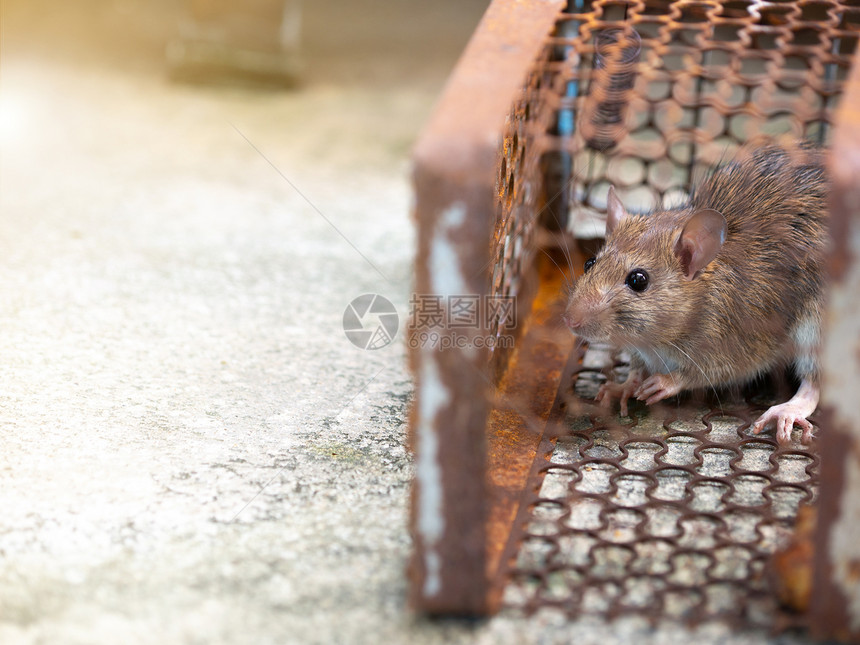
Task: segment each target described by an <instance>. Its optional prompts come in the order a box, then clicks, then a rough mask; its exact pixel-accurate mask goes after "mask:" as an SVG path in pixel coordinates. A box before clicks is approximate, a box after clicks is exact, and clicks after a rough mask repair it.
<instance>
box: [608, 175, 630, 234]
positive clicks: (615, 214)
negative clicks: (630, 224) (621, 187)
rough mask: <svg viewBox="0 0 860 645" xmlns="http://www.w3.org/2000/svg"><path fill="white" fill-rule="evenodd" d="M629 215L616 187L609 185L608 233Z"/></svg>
mask: <svg viewBox="0 0 860 645" xmlns="http://www.w3.org/2000/svg"><path fill="white" fill-rule="evenodd" d="M625 217H627V211H626V210H624V204H622V203H621V200H620V199H618V195H616V194H615V188H613V187H612V186H610V187H609V196H608V197H607V199H606V234H607V235H609V234H610V233H611V232H612V231H614V230H615V227H616V226H618V223H619V222H620V221H621V220H623V219H624V218H625Z"/></svg>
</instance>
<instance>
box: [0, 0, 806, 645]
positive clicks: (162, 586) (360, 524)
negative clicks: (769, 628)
mask: <svg viewBox="0 0 860 645" xmlns="http://www.w3.org/2000/svg"><path fill="white" fill-rule="evenodd" d="M480 4H481V3H478V2H471V3H469V4H468V5H464V4H462V3H455V2H450V3H447V4H444V3H443V4H442V5H440V6H439V7H438V8H436V9H434V10H433V11H432V14H431V15H430V16H429V17H427V16H417V17H416V16H414V15H412V10H413V9H414V8H415V7H418V6H419V5H418V3H415V4H414V5H410V4H409V3H396V2H390V3H385V2H367V1H365V2H363V3H362V4H360V5H354V4H352V5H348V4H343V5H341V6H340V7H335V8H336V9H338V8H339V10H340V11H341V13H342V14H343V15H341V17H340V18H339V19H335V18H333V17H332V16H331V15H329V14H325V13H320V12H321V11H322V10H321V9H317V10H315V9H313V8H309V9H308V12H307V16H306V18H307V27H306V31H307V36H306V40H307V51H308V53H309V54H310V57H309V73H308V80H307V82H306V83H305V85H304V86H303V87H301V88H300V89H298V90H296V91H292V92H284V91H273V90H271V89H260V88H253V87H239V86H224V85H219V86H203V87H199V86H198V87H190V86H184V85H178V84H173V83H170V82H168V81H167V80H166V78H165V74H164V70H163V68H162V65H161V61H162V58H161V52H162V51H163V50H162V46H163V40H164V37H165V34H167V32H169V31H170V29H169V26H170V25H171V24H172V23H171V21H173V20H175V18H176V15H175V14H176V11H177V9H176V6H175V5H174V4H173V3H169V2H164V1H161V2H153V3H143V2H130V1H119V2H108V1H105V2H96V1H93V0H88V1H82V0H76V2H74V3H66V4H63V5H62V6H60V5H59V3H56V6H54V5H52V4H51V3H47V2H44V1H41V0H40V2H6V3H4V5H3V22H2V30H3V31H2V41H3V42H2V59H0V62H2V74H0V104H2V107H0V124H1V125H0V127H2V130H0V137H2V139H0V643H4V644H16V643H297V644H298V643H301V644H304V643H355V644H364V643H366V644H377V643H427V644H430V643H485V644H490V643H529V642H533V643H563V642H577V643H629V642H638V643H687V642H690V640H691V638H694V639H695V640H696V641H697V642H712V643H729V642H731V643H758V642H763V641H765V640H766V638H765V636H764V635H762V634H738V635H731V634H729V633H728V632H726V631H725V629H723V628H721V627H719V626H711V627H709V628H706V629H702V630H699V631H698V632H697V633H696V634H690V633H688V632H686V631H684V630H683V629H682V628H680V627H677V626H665V627H664V628H662V629H660V630H657V631H652V630H649V629H648V628H647V627H645V626H644V625H642V624H641V623H639V622H636V621H621V622H619V623H615V624H613V625H605V624H603V623H601V622H600V621H597V620H587V621H580V622H577V623H575V624H571V623H567V622H565V621H564V620H562V619H561V617H559V616H558V615H555V614H552V613H545V614H542V615H540V616H537V617H535V618H534V619H528V620H526V619H520V618H516V617H511V616H501V617H498V618H495V619H493V620H490V621H486V622H478V623H464V622H456V621H454V622H435V623H434V622H428V621H425V620H421V619H419V618H416V617H415V616H413V615H412V614H410V612H409V611H408V608H407V607H406V606H405V590H406V582H405V575H404V569H405V564H406V559H407V557H408V553H409V549H410V542H409V537H408V533H407V530H406V520H407V513H408V493H409V482H410V477H411V473H412V464H411V461H410V457H409V455H408V453H407V450H406V447H405V442H406V436H405V431H406V425H405V424H406V418H407V408H408V402H409V397H410V390H411V386H410V379H409V376H408V373H407V370H406V368H405V365H404V357H405V351H404V347H403V344H402V336H401V337H399V338H398V340H399V341H401V342H396V343H395V344H393V345H391V346H389V347H387V348H384V349H382V350H378V351H374V352H368V351H362V350H359V349H357V348H356V347H354V346H352V345H351V344H350V343H349V342H348V341H347V339H346V337H345V336H344V333H343V331H342V328H341V317H342V315H343V311H344V308H345V307H346V305H347V303H348V302H349V301H350V300H351V299H352V298H353V297H355V296H357V295H360V294H362V293H366V292H376V293H380V294H383V295H385V296H387V297H389V298H390V299H391V300H392V301H393V302H394V303H395V304H396V305H397V307H398V309H399V311H401V312H403V313H404V314H405V313H406V311H407V309H408V299H409V290H410V281H411V278H410V271H411V260H412V253H413V251H412V247H413V230H412V225H411V223H410V219H409V207H410V193H409V186H408V166H407V153H408V149H409V146H410V144H411V141H412V140H413V138H414V136H415V134H416V133H417V131H418V129H419V128H420V126H421V123H422V122H423V121H424V119H425V118H426V117H427V115H428V113H429V111H430V108H431V106H432V102H433V99H434V97H435V96H436V94H437V93H438V91H439V89H440V87H441V84H442V82H443V81H444V78H445V76H446V74H447V72H448V69H449V68H450V66H451V64H452V63H453V61H454V60H455V58H456V55H457V53H458V52H459V50H460V48H461V47H462V45H463V43H464V42H465V39H466V37H467V35H468V33H470V31H471V29H472V28H473V26H474V24H475V22H476V20H477V18H478V16H479V15H480V11H481V6H480ZM421 6H424V5H423V4H422V5H421ZM48 9H50V11H48ZM350 12H351V13H350ZM350 16H351V17H350ZM452 18H456V22H454V23H453V24H454V25H456V26H454V27H451V24H452V23H451V20H452ZM362 21H363V22H362ZM398 21H400V22H398ZM410 21H411V22H410ZM165 25H167V26H166V27H165ZM357 25H358V26H357ZM374 29H377V30H379V33H378V34H375V35H374V33H373V30H374ZM368 32H369V35H368ZM356 50H360V51H362V52H363V55H362V56H355V55H354V54H355V51H356ZM398 52H400V53H399V54H398ZM246 139H247V140H246ZM249 141H250V143H249ZM255 147H256V149H255ZM264 157H265V158H264ZM270 162H271V163H270ZM273 166H274V167H273ZM281 174H283V177H282V176H281ZM284 177H286V180H285V178H284ZM290 184H292V185H290ZM321 214H322V215H321ZM323 216H324V217H323ZM326 218H328V220H330V222H331V224H333V225H334V227H336V228H337V229H338V231H340V233H342V234H343V236H341V235H340V234H339V233H338V232H337V231H335V230H334V227H333V226H332V225H330V224H329V222H327V221H326ZM344 237H345V238H347V239H348V240H349V243H347V242H346V241H345V240H344ZM353 245H354V247H356V248H357V249H358V250H360V251H361V253H363V254H364V255H366V256H367V258H368V259H369V260H370V261H371V262H372V263H373V264H374V265H375V266H376V267H377V268H378V269H379V271H380V272H381V273H382V274H384V276H385V277H383V276H381V275H380V273H379V272H377V271H376V270H375V269H374V268H373V267H372V266H371V265H370V264H369V263H368V262H366V261H365V260H364V259H363V258H362V257H361V255H359V253H358V252H357V251H356V248H353ZM785 642H789V641H785ZM791 642H796V641H791Z"/></svg>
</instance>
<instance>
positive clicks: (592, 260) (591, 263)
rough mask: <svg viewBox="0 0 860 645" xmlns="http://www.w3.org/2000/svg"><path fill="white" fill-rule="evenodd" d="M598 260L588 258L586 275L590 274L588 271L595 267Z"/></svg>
mask: <svg viewBox="0 0 860 645" xmlns="http://www.w3.org/2000/svg"><path fill="white" fill-rule="evenodd" d="M596 260H597V258H588V259H587V260H586V261H585V271H586V273H587V272H588V270H589V269H590V268H591V267H593V266H594V262H595V261H596Z"/></svg>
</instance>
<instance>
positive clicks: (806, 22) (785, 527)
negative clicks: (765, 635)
mask: <svg viewBox="0 0 860 645" xmlns="http://www.w3.org/2000/svg"><path fill="white" fill-rule="evenodd" d="M858 37H860V4H858V3H857V0H847V1H846V0H786V1H779V2H766V1H762V0H644V1H633V0H593V1H589V0H573V1H571V2H569V3H566V4H565V3H562V2H539V1H531V2H514V1H513V0H496V1H494V2H493V3H492V4H491V5H490V7H489V9H488V11H487V13H486V15H485V17H484V19H483V21H482V23H481V25H480V26H479V28H478V30H477V32H476V33H475V35H474V37H473V39H472V41H471V42H470V44H469V47H468V48H467V50H466V52H465V53H464V55H463V57H462V59H461V61H460V63H459V64H458V67H457V69H456V70H455V72H454V74H453V75H452V77H451V79H450V81H449V84H448V86H447V87H446V90H445V92H444V94H443V97H442V99H441V100H440V103H439V105H438V106H437V108H436V110H435V112H434V116H433V118H432V119H431V122H430V123H429V124H428V126H427V127H426V129H425V131H424V133H423V134H422V137H421V138H420V140H419V142H418V144H417V146H416V149H415V153H414V185H415V192H416V204H415V215H416V224H417V228H418V253H417V259H416V279H415V293H416V296H415V298H414V299H413V319H412V323H411V327H410V337H409V343H410V348H411V354H410V359H411V366H412V370H413V374H414V376H415V380H416V386H417V389H416V400H415V405H414V409H413V414H412V420H411V421H412V422H411V439H412V444H413V449H414V451H415V455H416V477H415V486H414V491H413V510H412V532H413V537H414V541H415V551H414V556H413V559H412V564H411V573H410V575H411V579H412V602H413V604H414V606H416V607H417V608H418V609H420V610H422V611H425V612H428V613H442V614H452V613H454V614H484V613H488V612H492V611H495V610H497V609H498V608H499V607H500V606H503V607H507V608H514V609H515V610H517V611H526V612H528V611H533V610H535V609H536V608H538V607H541V606H553V607H558V608H561V609H563V610H564V611H566V612H567V613H568V614H569V615H571V616H576V615H578V614H579V613H582V612H596V613H599V614H603V615H605V616H607V617H613V616H617V615H620V614H623V613H630V612H638V613H641V614H644V615H647V616H649V617H651V618H655V619H656V618H659V617H662V616H668V617H676V618H679V619H681V620H686V621H688V622H701V621H704V620H709V619H721V620H729V621H731V622H733V623H734V624H736V625H740V626H743V625H765V626H771V627H774V626H776V627H779V626H783V627H784V626H788V625H793V624H801V625H806V624H808V623H807V622H806V620H805V618H797V616H796V615H795V614H792V613H790V612H788V611H786V610H784V609H781V608H780V607H779V606H778V604H777V602H776V600H775V597H774V596H775V589H774V583H773V580H772V578H773V576H772V572H771V569H770V558H771V556H772V554H773V553H774V552H775V551H776V550H777V548H779V547H780V546H784V544H785V543H786V542H788V541H790V540H791V527H792V526H793V523H794V518H795V515H796V514H797V511H798V507H799V504H800V502H801V501H805V502H810V501H814V500H816V499H817V496H822V498H824V497H825V494H826V495H827V497H826V502H825V503H823V504H821V505H819V506H820V510H821V511H822V512H821V516H820V518H819V522H818V527H817V529H816V530H817V531H819V533H818V535H819V538H821V536H827V535H829V533H828V530H829V529H828V526H835V525H836V523H837V522H838V518H837V516H838V514H839V511H838V509H835V507H834V504H833V503H832V500H831V499H830V496H834V495H836V496H844V495H845V491H844V490H843V488H845V486H847V485H848V484H846V483H845V478H846V477H847V476H848V475H847V474H846V473H850V472H854V471H851V470H850V468H849V466H845V465H840V464H837V465H833V466H827V464H826V463H825V465H824V466H821V467H820V466H819V457H818V454H817V453H818V451H817V450H816V447H815V446H813V448H811V449H810V448H808V447H804V446H800V445H799V444H795V445H792V446H790V447H779V446H777V444H776V442H775V441H774V440H772V439H770V438H768V437H765V436H760V437H754V436H751V435H750V434H749V428H748V427H749V421H750V415H751V414H752V413H753V411H754V410H755V409H756V408H757V407H760V406H761V405H762V404H763V403H764V402H765V401H766V397H767V393H766V392H762V391H752V392H747V393H746V398H744V399H739V398H736V399H735V400H734V401H733V402H732V403H731V404H730V405H729V406H728V407H726V406H725V405H724V403H725V402H724V401H717V402H716V403H715V402H714V401H712V400H701V399H699V400H685V401H684V402H683V404H681V403H679V404H678V405H677V406H676V407H675V408H672V409H670V408H664V409H658V410H654V411H645V410H638V411H636V412H634V414H633V416H631V417H630V418H629V419H626V418H622V419H620V420H618V421H617V422H614V423H610V424H606V423H603V422H601V421H599V420H598V419H597V417H595V416H594V414H592V410H591V408H590V407H589V404H588V400H589V395H593V391H591V392H590V391H589V387H590V386H593V385H594V383H595V382H596V381H595V380H594V379H595V378H606V377H611V376H612V373H613V370H616V371H617V370H619V369H621V370H623V365H617V364H616V365H613V364H612V362H611V360H610V358H609V356H608V354H607V353H606V352H605V351H604V350H601V348H590V349H589V350H588V351H585V350H586V348H585V347H584V346H582V345H575V344H574V343H573V339H572V338H571V337H570V335H569V333H568V332H566V330H562V329H560V325H559V323H558V320H559V314H560V310H559V302H560V296H561V291H562V285H563V282H564V280H566V279H568V278H571V277H572V268H571V267H572V266H576V264H577V262H580V264H581V257H580V256H581V249H583V248H587V247H588V245H589V244H590V242H588V240H590V239H593V238H599V237H600V236H601V235H602V228H603V221H604V212H605V206H606V200H607V193H608V189H609V186H610V185H613V186H615V188H616V190H617V191H618V193H619V195H620V196H621V198H622V200H623V201H624V202H625V205H626V206H627V208H628V209H629V210H631V211H634V212H639V211H648V210H650V209H653V208H654V207H656V206H658V205H663V206H671V205H673V204H677V203H681V202H683V201H684V200H685V199H686V198H687V197H688V196H689V193H690V188H691V185H692V183H693V182H694V181H695V179H696V178H697V177H699V176H701V174H702V173H704V172H706V171H707V170H708V169H709V168H712V167H713V166H714V165H715V164H717V163H719V162H720V161H721V160H723V159H727V158H731V157H732V156H733V154H734V153H735V152H736V151H737V150H738V149H739V148H740V147H741V146H742V145H743V144H744V143H746V142H748V141H749V140H751V139H753V138H755V137H758V136H766V137H768V138H775V139H785V140H791V141H795V140H799V139H806V140H811V141H813V142H815V143H817V144H819V145H822V146H825V147H829V146H830V144H831V142H832V141H833V140H834V128H841V132H845V133H846V137H847V133H851V132H853V133H854V134H853V136H854V138H853V139H850V137H848V138H846V141H849V140H853V141H854V142H855V143H857V141H858V138H857V125H856V123H853V124H852V118H853V119H856V113H852V111H851V110H852V105H853V104H855V103H860V96H858V95H856V94H857V92H856V89H853V88H854V87H855V86H854V85H853V84H852V83H854V82H856V81H852V80H851V78H852V76H851V75H852V74H853V76H854V77H857V76H858V73H860V72H858V66H857V65H856V64H855V65H854V66H853V67H852V57H853V56H854V52H855V50H856V45H857V40H858ZM852 91H853V92H854V95H855V98H854V99H853V101H851V100H849V101H844V103H847V107H846V106H845V105H842V106H841V111H839V112H838V109H839V108H840V101H841V99H842V97H843V95H844V94H845V93H846V92H848V93H849V94H851V93H852ZM837 114H840V115H841V117H840V118H837ZM852 114H853V116H852ZM852 127H853V129H852ZM846 146H847V144H843V147H842V150H843V154H845V155H848V156H850V154H853V155H854V156H857V155H858V154H860V152H858V151H860V144H858V147H855V148H849V147H846ZM833 149H834V150H839V149H840V148H839V147H838V146H833ZM846 150H847V151H848V152H845V151H846ZM849 153H850V154H849ZM834 154H835V153H834ZM842 162H843V159H841V158H839V159H836V160H835V161H834V160H831V163H832V164H834V163H839V164H842ZM845 164H847V165H846V166H845V167H848V168H851V167H852V166H851V165H850V163H849V162H848V161H847V160H846V161H845ZM843 175H845V173H844V172H843ZM847 176H850V172H849V173H847ZM843 185H844V186H847V187H850V186H851V185H852V184H851V181H850V180H847V179H846V180H843V182H842V183H840V182H839V181H837V182H836V183H835V184H834V191H835V195H836V200H835V201H834V203H836V202H837V201H838V196H839V195H840V194H841V193H840V192H839V191H840V190H842V189H843ZM840 203H841V204H842V206H841V208H842V210H843V211H845V212H844V213H842V215H841V216H843V217H845V218H846V221H847V218H848V217H849V215H850V213H851V208H854V209H855V210H856V206H851V205H850V200H849V202H844V203H843V202H840ZM846 204H847V205H846ZM839 210H840V207H839V206H837V207H835V208H834V219H838V218H839V217H840V214H839V212H838V211H839ZM844 230H845V231H848V230H850V227H848V225H847V224H846V225H845V228H844ZM846 248H847V247H846ZM844 253H845V254H846V255H847V254H848V251H847V250H844ZM571 256H573V258H572V257H571ZM577 258H578V259H577ZM572 259H573V262H571V260H572ZM842 269H843V273H845V271H844V266H843V267H842ZM854 302H855V303H856V300H855V301H854ZM502 305H504V306H502ZM849 310H850V307H849ZM852 311H853V310H852ZM843 315H845V314H843ZM513 338H515V339H516V347H515V348H514V347H512V345H511V343H510V342H507V341H509V340H510V339H513ZM826 368H827V365H826V362H825V370H826ZM600 374H602V375H603V376H598V375H600ZM825 383H826V379H825ZM575 384H576V387H574V385H575ZM858 385H860V384H858ZM842 391H844V388H843V389H842ZM826 398H827V393H826V391H825V399H826ZM837 407H838V406H837ZM823 408H824V413H823V414H822V415H820V419H819V422H818V423H817V425H819V426H826V425H827V423H826V419H828V418H830V416H829V412H828V408H827V406H823ZM842 423H843V425H844V421H842ZM855 429H856V428H855ZM825 431H826V432H825V433H824V439H822V441H821V442H820V443H821V444H822V446H821V449H820V452H821V453H822V459H823V460H824V461H825V462H827V460H828V459H830V460H838V458H839V456H838V455H837V454H836V453H834V452H833V450H832V446H833V445H835V443H836V441H835V440H834V443H833V444H830V446H831V447H828V442H827V439H828V434H827V433H828V432H830V431H831V429H830V428H825ZM839 432H840V431H839V430H832V434H834V435H836V434H838V433H839ZM845 436H847V437H848V439H845V440H844V441H846V442H848V443H850V442H851V441H853V442H854V443H853V445H854V447H855V450H856V448H857V445H858V439H857V435H856V434H855V435H851V434H850V428H849V430H848V431H847V434H846V435H845ZM852 437H853V438H852ZM840 445H842V446H843V448H844V446H845V444H844V443H843V444H840ZM849 452H850V451H849ZM843 454H844V453H843ZM828 455H830V456H829V457H828ZM834 463H835V462H834ZM824 467H827V468H832V470H833V471H834V472H838V473H842V474H841V475H840V476H839V478H837V479H838V481H837V480H836V479H833V478H831V477H830V476H829V474H828V476H826V477H822V478H821V481H820V483H819V481H818V480H819V477H820V476H821V473H822V469H823V468H824ZM829 472H830V471H829V470H828V471H826V473H829ZM834 477H835V476H834ZM855 492H860V491H855ZM848 515H849V516H850V513H849V514H848ZM855 521H856V518H855ZM855 528H860V527H855ZM820 542H821V540H820V539H819V543H820ZM824 542H826V539H825V540H824ZM835 548H836V547H833V548H830V547H827V548H824V547H822V548H821V549H820V550H819V552H817V553H816V558H817V560H816V569H815V576H816V578H815V579H816V589H817V590H827V592H828V594H829V595H828V598H829V599H831V600H832V604H833V605H834V606H836V607H838V608H840V610H841V613H840V611H836V613H834V611H832V610H830V609H828V610H827V611H829V612H830V614H829V615H830V616H831V617H832V616H837V618H838V620H837V621H836V622H834V621H833V620H829V621H828V620H824V619H823V616H824V612H825V610H824V609H823V608H822V607H819V606H818V605H816V601H815V600H813V602H812V607H811V610H810V613H811V616H812V620H811V624H812V626H813V627H814V628H816V625H817V629H818V630H819V632H818V633H820V634H824V635H833V636H837V637H846V635H852V634H853V635H856V634H857V630H858V622H860V617H858V616H857V615H855V614H856V613H857V610H856V606H855V605H852V604H851V602H850V601H851V600H852V598H853V602H855V603H856V602H858V598H857V597H856V594H855V596H853V597H851V592H850V591H846V588H847V589H850V586H849V587H846V586H845V584H841V586H840V585H839V584H835V583H834V579H833V576H835V575H836V573H834V572H837V573H838V572H841V573H839V575H842V576H843V580H842V582H843V583H844V582H845V580H844V577H845V576H850V575H855V574H856V572H855V574H851V573H845V571H849V570H850V571H853V569H851V566H848V567H847V569H845V567H843V568H842V569H840V568H839V567H836V566H835V564H834V562H835V561H836V560H834V550H833V549H835ZM849 551H850V550H849ZM854 555H856V554H854ZM854 555H851V554H850V553H848V555H845V554H844V553H843V556H842V557H847V558H848V560H849V561H850V562H855V561H854V560H851V558H852V557H854ZM856 562H860V559H858V560H857V561H856ZM843 564H844V563H843ZM852 566H853V565H852ZM831 574H832V575H831ZM856 586H857V587H858V588H860V584H858V585H856ZM819 604H821V603H819ZM739 606H741V607H743V609H741V610H738V607H739ZM851 607H855V609H854V610H852V609H851ZM851 611H855V614H851ZM816 616H817V617H818V618H819V620H818V622H816ZM852 616H853V618H851V617H852ZM849 618H851V620H853V621H855V622H853V623H852V622H850V621H849ZM837 626H838V629H837ZM839 630H842V631H839ZM852 630H853V631H852Z"/></svg>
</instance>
